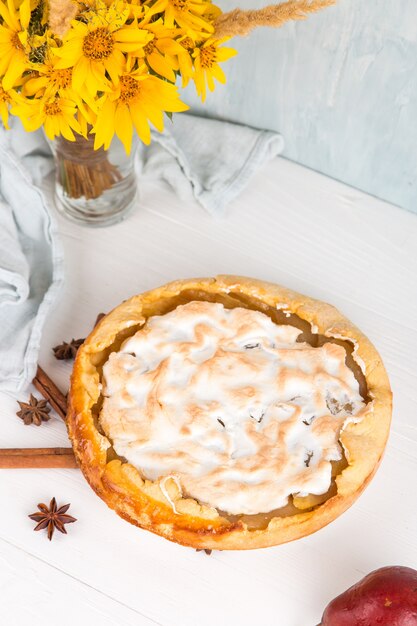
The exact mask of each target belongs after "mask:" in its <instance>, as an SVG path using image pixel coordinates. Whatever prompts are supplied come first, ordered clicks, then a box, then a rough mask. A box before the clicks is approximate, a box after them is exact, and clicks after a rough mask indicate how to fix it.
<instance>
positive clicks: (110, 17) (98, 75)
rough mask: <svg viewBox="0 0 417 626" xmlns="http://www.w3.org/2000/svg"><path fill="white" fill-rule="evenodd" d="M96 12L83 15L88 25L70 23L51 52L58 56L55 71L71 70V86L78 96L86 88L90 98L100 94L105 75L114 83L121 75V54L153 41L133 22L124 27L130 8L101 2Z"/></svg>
mask: <svg viewBox="0 0 417 626" xmlns="http://www.w3.org/2000/svg"><path fill="white" fill-rule="evenodd" d="M98 6H99V8H98V9H97V11H96V12H89V13H87V14H86V17H87V20H88V21H87V23H85V22H78V21H73V22H72V25H71V28H70V30H69V31H68V33H67V35H66V37H65V39H64V43H63V45H62V47H61V48H56V49H55V50H54V51H53V52H54V53H55V54H56V55H57V56H58V57H60V60H59V62H58V63H57V65H56V68H57V69H65V68H69V67H73V73H72V85H73V88H74V90H75V91H76V92H77V93H81V90H82V88H83V87H84V85H85V88H86V89H87V90H88V92H89V93H90V94H91V95H93V96H94V95H95V94H96V93H97V91H102V90H103V87H104V86H105V84H106V82H107V81H106V78H105V74H106V72H108V74H109V75H110V77H111V80H112V81H113V82H114V83H115V84H117V82H118V80H119V75H120V74H121V72H122V69H123V66H124V63H125V57H124V54H123V53H124V52H134V51H136V50H137V49H138V48H140V47H143V46H144V45H146V44H147V43H148V41H149V40H150V39H151V38H152V37H151V35H150V34H149V33H148V32H147V31H145V30H141V29H139V28H138V26H137V24H136V23H132V24H130V25H128V26H126V25H125V23H126V20H127V19H128V17H129V7H128V5H127V4H125V3H124V2H118V1H116V2H114V3H113V4H112V5H111V6H110V7H109V8H108V9H107V7H105V5H104V8H103V3H101V2H100V4H99V5H98Z"/></svg>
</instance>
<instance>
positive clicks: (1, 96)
mask: <svg viewBox="0 0 417 626" xmlns="http://www.w3.org/2000/svg"><path fill="white" fill-rule="evenodd" d="M0 102H10V97H9V95H8V93H7V91H4V89H3V87H1V86H0Z"/></svg>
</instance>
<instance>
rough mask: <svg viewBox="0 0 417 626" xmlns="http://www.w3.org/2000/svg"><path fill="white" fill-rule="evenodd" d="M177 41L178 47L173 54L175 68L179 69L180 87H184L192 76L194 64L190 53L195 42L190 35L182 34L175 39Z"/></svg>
mask: <svg viewBox="0 0 417 626" xmlns="http://www.w3.org/2000/svg"><path fill="white" fill-rule="evenodd" d="M177 43H179V44H180V49H179V50H178V52H177V54H176V56H175V69H176V70H177V71H179V73H180V74H181V77H182V85H181V86H182V87H183V88H184V87H186V86H187V85H188V83H189V81H190V79H191V78H192V77H193V73H194V66H193V59H192V55H193V53H194V50H195V47H196V44H195V42H194V41H193V40H192V39H191V37H188V36H185V37H184V36H183V37H180V38H179V39H177Z"/></svg>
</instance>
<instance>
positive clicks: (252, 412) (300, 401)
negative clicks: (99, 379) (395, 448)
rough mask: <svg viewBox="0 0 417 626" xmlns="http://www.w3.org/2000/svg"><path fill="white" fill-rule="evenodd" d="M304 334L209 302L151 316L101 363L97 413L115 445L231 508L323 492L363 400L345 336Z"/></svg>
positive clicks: (189, 490) (154, 475)
mask: <svg viewBox="0 0 417 626" xmlns="http://www.w3.org/2000/svg"><path fill="white" fill-rule="evenodd" d="M300 333H301V331H300V330H299V329H298V328H295V327H294V326H289V325H288V326H287V325H277V324H275V323H274V322H272V320H271V319H270V318H269V317H268V316H267V315H265V314H263V313H261V312H259V311H253V310H249V309H243V308H235V309H225V308H224V306H223V305H222V304H216V303H210V302H190V303H188V304H185V305H182V306H178V307H177V308H176V309H175V310H174V311H172V312H171V313H167V314H165V315H162V316H155V317H151V318H149V319H148V321H147V323H146V325H145V326H144V327H143V328H141V329H140V330H139V331H138V332H137V333H136V334H135V335H134V336H132V337H131V338H129V339H127V340H126V341H125V342H124V344H123V345H122V347H121V348H120V350H119V351H118V352H113V353H112V354H111V355H110V357H109V359H108V361H107V362H106V363H105V365H104V367H103V377H104V392H103V394H104V396H105V398H104V403H103V408H102V410H101V414H100V422H101V425H102V428H103V430H104V432H105V433H106V435H107V436H108V437H109V438H110V440H111V442H112V444H113V447H114V449H115V451H116V453H117V454H118V455H119V456H122V457H125V458H126V459H127V460H128V461H129V462H130V463H131V464H132V465H134V466H135V467H136V468H137V469H138V470H139V471H140V473H141V474H142V476H143V477H144V478H148V479H150V480H163V479H164V478H166V477H167V476H172V477H174V478H175V479H176V481H177V482H178V483H179V484H180V485H181V489H182V493H183V495H184V496H189V497H192V498H194V499H196V500H198V501H199V502H200V503H202V504H206V505H209V506H212V507H215V508H217V509H219V510H221V511H224V512H227V513H230V514H239V513H242V514H243V513H244V514H255V513H261V512H268V511H272V510H274V509H278V508H281V507H283V506H285V505H286V504H287V502H288V497H289V496H290V495H291V494H300V495H307V494H322V493H325V492H326V491H327V490H328V489H329V487H330V483H331V463H330V461H332V460H339V459H340V458H341V454H342V453H341V448H340V444H339V442H338V440H339V434H340V431H341V429H342V428H343V425H344V422H345V421H346V420H347V419H349V418H350V419H351V418H352V416H356V417H357V418H358V419H360V414H361V412H362V411H363V410H364V407H365V403H364V401H363V398H362V397H361V395H360V393H359V385H358V382H357V380H356V379H355V377H354V375H353V372H352V371H351V370H350V369H349V368H348V367H347V366H346V364H345V357H346V353H345V350H344V349H343V347H341V346H339V345H337V344H334V343H331V342H329V343H326V344H324V345H323V346H321V347H318V348H314V347H312V346H311V345H309V344H307V343H300V342H299V343H297V337H298V336H299V335H300Z"/></svg>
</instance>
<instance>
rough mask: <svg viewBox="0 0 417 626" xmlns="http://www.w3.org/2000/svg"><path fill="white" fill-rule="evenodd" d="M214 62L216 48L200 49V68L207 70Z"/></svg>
mask: <svg viewBox="0 0 417 626" xmlns="http://www.w3.org/2000/svg"><path fill="white" fill-rule="evenodd" d="M215 62H216V48H215V47H214V46H207V48H201V50H200V63H201V67H203V68H207V69H209V68H210V67H211V66H212V65H213V64H214V63H215Z"/></svg>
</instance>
